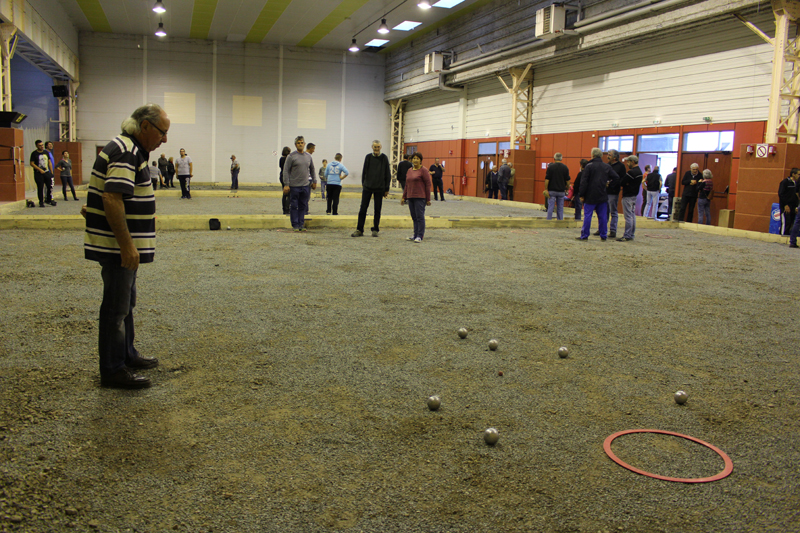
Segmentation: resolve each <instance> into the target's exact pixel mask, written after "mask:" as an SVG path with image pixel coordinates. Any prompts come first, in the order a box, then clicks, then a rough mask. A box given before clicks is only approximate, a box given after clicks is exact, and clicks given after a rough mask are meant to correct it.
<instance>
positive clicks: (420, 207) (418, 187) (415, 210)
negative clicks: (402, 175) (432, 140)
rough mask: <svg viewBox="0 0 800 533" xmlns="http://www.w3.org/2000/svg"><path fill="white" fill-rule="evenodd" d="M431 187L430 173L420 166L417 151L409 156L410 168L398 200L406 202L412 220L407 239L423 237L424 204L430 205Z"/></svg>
mask: <svg viewBox="0 0 800 533" xmlns="http://www.w3.org/2000/svg"><path fill="white" fill-rule="evenodd" d="M432 187H433V182H432V180H431V173H430V172H429V171H428V169H427V168H425V167H423V166H422V154H420V153H419V152H417V153H415V154H414V155H412V156H411V168H410V169H409V170H408V173H407V174H406V186H405V188H404V189H403V199H402V200H400V205H404V204H405V203H406V202H408V210H409V211H411V220H413V221H414V236H413V237H408V238H407V240H409V241H413V242H417V243H419V242H422V239H423V237H425V206H426V205H431V188H432Z"/></svg>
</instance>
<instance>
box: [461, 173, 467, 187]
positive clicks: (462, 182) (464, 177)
mask: <svg viewBox="0 0 800 533" xmlns="http://www.w3.org/2000/svg"><path fill="white" fill-rule="evenodd" d="M461 186H462V187H466V186H467V174H466V173H464V175H463V176H461Z"/></svg>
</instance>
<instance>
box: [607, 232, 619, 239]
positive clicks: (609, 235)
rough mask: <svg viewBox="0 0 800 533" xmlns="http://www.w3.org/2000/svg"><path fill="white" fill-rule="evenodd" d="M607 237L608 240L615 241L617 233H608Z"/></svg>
mask: <svg viewBox="0 0 800 533" xmlns="http://www.w3.org/2000/svg"><path fill="white" fill-rule="evenodd" d="M608 237H609V238H610V239H616V238H617V232H616V231H610V232H608Z"/></svg>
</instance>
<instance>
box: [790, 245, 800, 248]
mask: <svg viewBox="0 0 800 533" xmlns="http://www.w3.org/2000/svg"><path fill="white" fill-rule="evenodd" d="M789 248H800V246H797V245H796V244H790V245H789Z"/></svg>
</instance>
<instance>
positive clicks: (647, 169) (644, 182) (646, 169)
mask: <svg viewBox="0 0 800 533" xmlns="http://www.w3.org/2000/svg"><path fill="white" fill-rule="evenodd" d="M624 162H625V161H624V160H623V163H624ZM643 175H644V179H643V180H642V209H641V210H640V212H639V216H642V217H644V216H647V215H645V213H646V212H647V209H646V207H647V176H649V175H650V165H645V167H644V173H643Z"/></svg>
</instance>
